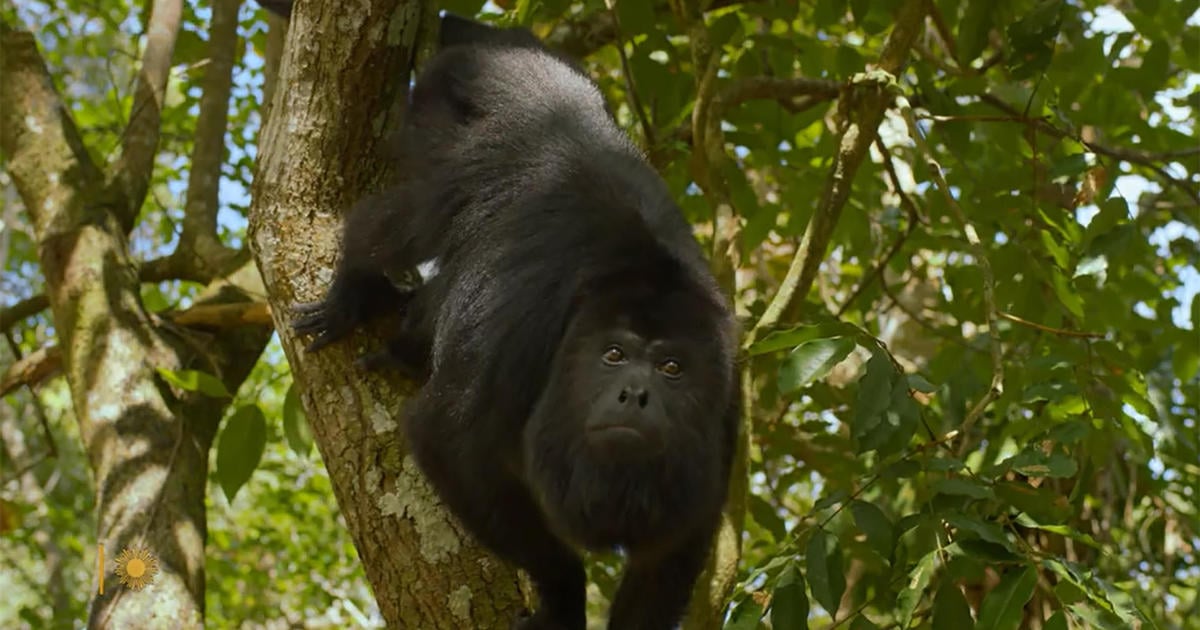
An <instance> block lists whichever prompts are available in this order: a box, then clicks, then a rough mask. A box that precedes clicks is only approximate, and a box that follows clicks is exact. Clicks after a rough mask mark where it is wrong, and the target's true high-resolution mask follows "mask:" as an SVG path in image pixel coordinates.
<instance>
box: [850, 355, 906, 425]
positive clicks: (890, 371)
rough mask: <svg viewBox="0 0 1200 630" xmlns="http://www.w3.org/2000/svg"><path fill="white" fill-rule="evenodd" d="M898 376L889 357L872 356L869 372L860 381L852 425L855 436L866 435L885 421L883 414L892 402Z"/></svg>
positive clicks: (868, 363) (868, 367) (868, 364)
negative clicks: (893, 385)
mask: <svg viewBox="0 0 1200 630" xmlns="http://www.w3.org/2000/svg"><path fill="white" fill-rule="evenodd" d="M896 376H897V374H896V368H895V367H894V366H893V365H892V362H891V361H890V360H889V359H888V357H887V355H885V354H883V353H882V352H876V353H873V354H872V355H871V359H870V360H869V361H867V371H866V373H865V374H863V376H862V378H861V379H859V381H858V383H859V385H858V397H857V399H856V401H855V408H854V420H853V424H852V425H851V429H852V433H853V434H854V435H855V436H862V435H865V434H866V433H868V432H869V431H870V430H871V429H873V428H875V425H877V424H879V421H880V420H882V419H883V413H884V411H886V410H887V408H888V404H889V403H890V402H891V398H892V383H893V382H894V380H895V378H896Z"/></svg>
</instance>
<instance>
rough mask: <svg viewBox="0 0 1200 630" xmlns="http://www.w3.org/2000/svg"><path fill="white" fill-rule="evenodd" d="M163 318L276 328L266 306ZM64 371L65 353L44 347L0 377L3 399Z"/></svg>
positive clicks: (198, 309)
mask: <svg viewBox="0 0 1200 630" xmlns="http://www.w3.org/2000/svg"><path fill="white" fill-rule="evenodd" d="M161 317H162V319H164V320H165V321H168V322H170V323H172V324H175V325H177V326H183V327H185V328H193V329H195V330H196V331H212V330H214V329H215V330H221V329H231V328H240V327H243V326H258V327H264V328H271V327H273V326H274V322H273V321H272V319H271V307H270V306H268V305H267V303H266V302H248V301H235V302H228V303H201V304H196V305H195V306H193V307H191V308H188V309H184V310H182V311H172V312H167V313H163V314H162V315H161ZM61 369H62V350H61V349H60V348H59V347H58V345H57V344H51V345H47V346H43V347H41V348H39V349H37V350H36V351H34V352H31V353H29V354H27V355H25V356H24V357H21V358H20V359H18V360H17V361H15V362H14V363H13V364H12V365H10V366H9V367H8V369H7V370H5V371H4V374H3V375H0V397H3V396H7V395H8V394H10V393H12V392H13V390H15V389H17V388H18V387H22V386H26V385H28V386H30V387H36V386H37V385H39V384H41V383H42V382H43V381H45V380H46V379H49V378H52V377H54V376H56V375H58V373H59V370H61Z"/></svg>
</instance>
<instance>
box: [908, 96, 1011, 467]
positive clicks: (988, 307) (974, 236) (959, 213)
mask: <svg viewBox="0 0 1200 630" xmlns="http://www.w3.org/2000/svg"><path fill="white" fill-rule="evenodd" d="M899 105H900V107H899V109H900V112H901V113H902V114H903V115H904V120H905V122H907V123H908V133H909V135H910V136H912V138H913V142H915V143H916V145H917V150H918V152H919V153H920V154H921V155H922V156H923V157H924V158H925V164H926V166H927V167H928V168H929V172H930V174H931V175H932V176H933V181H934V183H935V184H936V185H937V188H938V190H939V191H941V193H942V196H943V198H944V199H945V200H946V205H947V207H949V208H950V212H951V213H952V214H953V215H954V217H955V218H956V219H957V220H958V223H959V227H960V228H961V229H962V232H963V235H964V236H965V237H966V239H967V244H968V246H969V247H970V249H971V253H972V255H973V256H974V257H975V261H976V264H978V265H979V270H980V271H981V272H983V304H984V310H985V311H986V312H985V316H986V318H987V325H988V336H989V337H990V338H991V343H990V347H991V355H992V382H991V386H990V387H989V388H988V391H987V393H986V394H984V395H983V397H982V398H980V399H979V401H978V402H976V403H975V406H974V407H972V408H971V410H970V411H969V412H968V413H967V415H966V417H965V418H963V421H962V424H961V426H960V427H959V428H960V430H961V431H962V434H963V442H962V446H961V447H960V449H959V453H960V454H961V453H962V452H963V450H964V449H965V448H966V445H967V444H968V440H969V433H970V430H971V427H972V425H974V424H975V422H977V421H978V420H979V418H981V417H982V416H983V412H984V411H985V410H986V409H987V407H988V405H990V404H992V401H994V400H996V399H997V398H999V397H1000V395H1001V394H1002V393H1004V350H1003V348H1002V347H1001V344H1000V327H999V325H998V322H997V318H998V315H999V312H1000V311H999V309H998V308H996V278H995V275H994V274H993V273H992V263H991V262H990V261H989V260H988V257H987V250H986V249H984V247H983V243H982V242H981V241H980V240H979V234H978V233H977V232H976V231H975V226H974V225H971V223H970V222H969V221H967V215H966V214H965V213H964V212H963V210H962V208H961V207H960V206H959V205H958V200H956V199H955V198H954V195H952V194H951V193H950V185H949V184H948V183H946V177H945V175H944V174H943V173H942V166H941V164H939V163H938V161H937V160H936V159H935V158H934V157H933V153H932V151H931V150H930V148H929V145H928V144H926V142H925V136H924V135H923V134H922V133H921V129H920V128H919V127H918V126H917V119H916V117H915V116H914V115H913V111H912V107H911V106H910V105H909V104H908V101H907V100H906V99H904V98H903V97H901V99H900V101H899Z"/></svg>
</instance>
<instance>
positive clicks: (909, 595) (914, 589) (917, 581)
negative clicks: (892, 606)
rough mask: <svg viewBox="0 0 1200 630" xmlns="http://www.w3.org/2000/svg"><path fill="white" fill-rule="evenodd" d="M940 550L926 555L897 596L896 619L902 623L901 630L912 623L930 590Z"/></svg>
mask: <svg viewBox="0 0 1200 630" xmlns="http://www.w3.org/2000/svg"><path fill="white" fill-rule="evenodd" d="M937 555H938V550H937V549H934V550H933V551H930V552H929V553H927V554H925V556H924V557H923V558H921V560H920V561H918V562H917V565H916V566H915V567H913V569H912V571H909V573H908V583H907V584H905V585H904V589H903V590H901V591H900V593H899V594H898V595H897V596H896V617H897V618H898V620H899V621H900V627H901V628H907V627H908V625H909V623H911V622H912V618H913V613H914V612H915V611H916V610H917V604H920V603H921V597H922V596H923V595H924V594H925V589H926V588H929V580H930V578H932V577H933V569H934V565H935V562H936V561H937Z"/></svg>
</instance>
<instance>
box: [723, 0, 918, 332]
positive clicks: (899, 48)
mask: <svg viewBox="0 0 1200 630" xmlns="http://www.w3.org/2000/svg"><path fill="white" fill-rule="evenodd" d="M928 7H929V3H928V0H906V2H905V3H904V4H903V5H902V6H901V8H900V11H899V14H898V15H897V17H896V24H895V26H893V27H892V32H891V33H890V34H889V35H888V39H887V42H886V43H885V44H884V47H883V52H882V53H880V56H879V63H878V64H877V68H878V70H875V71H872V72H870V73H867V74H865V75H861V76H859V77H856V79H855V80H854V81H853V83H854V84H855V85H852V86H851V87H850V90H851V93H850V95H849V96H850V98H849V101H848V100H847V99H846V98H843V99H842V113H843V120H842V121H841V124H842V128H841V133H840V136H839V138H838V147H839V148H838V152H837V154H836V155H835V156H834V159H833V165H832V166H831V167H830V169H829V176H828V177H827V178H826V180H825V189H824V191H823V192H822V194H821V199H820V202H819V203H818V205H817V209H816V212H815V213H814V214H813V218H812V220H811V221H809V224H808V227H807V228H806V229H805V231H804V236H803V237H802V238H801V241H800V246H799V247H798V248H797V250H796V255H795V257H794V258H793V259H792V262H791V265H790V266H789V267H788V271H787V274H786V275H785V276H784V279H783V282H782V284H781V285H780V288H779V291H778V292H777V293H776V294H775V297H774V298H773V299H772V300H771V303H770V304H769V305H768V306H767V309H766V311H765V312H764V313H763V316H762V318H761V319H760V320H759V322H758V323H757V324H756V325H755V327H754V330H752V331H751V333H750V334H749V335H747V339H746V341H745V343H746V344H747V346H748V345H749V344H752V343H754V341H755V339H757V338H758V336H760V335H761V334H762V333H764V332H766V331H768V330H770V329H771V328H774V327H775V326H776V325H777V324H779V323H780V322H781V321H794V320H796V319H797V317H798V315H799V311H800V307H801V305H802V304H804V298H805V296H807V295H808V291H809V289H811V288H812V284H813V281H814V280H815V279H816V277H817V271H818V270H819V269H820V266H821V262H822V260H824V258H825V252H826V250H827V249H828V247H829V239H830V238H831V237H832V236H833V230H834V228H835V227H836V226H837V222H838V219H839V218H840V217H841V213H842V208H843V207H845V205H846V200H847V199H848V198H849V196H850V187H851V184H852V183H853V182H854V175H855V174H856V173H857V172H858V167H859V166H860V165H861V164H862V161H863V159H864V158H865V157H866V156H867V152H868V150H869V149H870V147H871V144H872V143H873V142H874V141H875V138H876V137H877V135H878V133H879V123H880V122H881V121H882V120H883V115H884V112H885V111H887V108H888V107H890V106H891V104H892V98H893V96H892V91H891V89H890V88H889V87H888V82H889V81H890V80H891V77H895V76H897V75H898V74H899V72H900V70H901V68H903V66H904V63H905V60H906V59H907V57H908V51H909V49H910V48H911V47H912V44H913V42H914V41H915V40H916V38H917V34H918V33H920V32H921V29H922V28H924V25H925V15H926V12H927V10H928ZM880 73H882V75H881V74H880Z"/></svg>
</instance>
